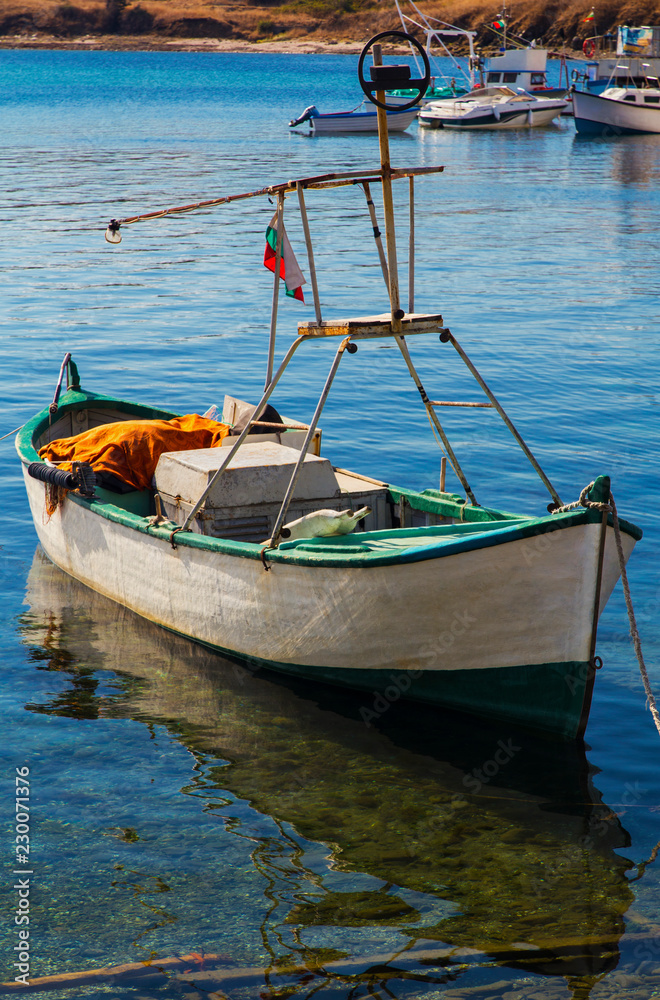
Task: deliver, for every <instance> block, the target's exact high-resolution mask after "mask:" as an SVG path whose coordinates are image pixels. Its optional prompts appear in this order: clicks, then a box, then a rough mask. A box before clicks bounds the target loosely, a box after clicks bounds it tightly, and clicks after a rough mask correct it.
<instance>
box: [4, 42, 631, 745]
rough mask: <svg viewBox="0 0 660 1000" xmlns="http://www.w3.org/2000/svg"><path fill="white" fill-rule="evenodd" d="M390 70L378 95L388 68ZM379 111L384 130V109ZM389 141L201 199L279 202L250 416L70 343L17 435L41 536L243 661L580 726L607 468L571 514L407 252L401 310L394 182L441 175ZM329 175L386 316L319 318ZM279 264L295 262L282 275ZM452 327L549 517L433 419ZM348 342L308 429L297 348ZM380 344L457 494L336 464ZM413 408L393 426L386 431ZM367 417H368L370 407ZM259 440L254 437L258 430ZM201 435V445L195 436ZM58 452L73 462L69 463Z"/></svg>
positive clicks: (179, 628) (605, 584)
mask: <svg viewBox="0 0 660 1000" xmlns="http://www.w3.org/2000/svg"><path fill="white" fill-rule="evenodd" d="M365 51H366V50H365ZM374 68H375V69H378V68H379V67H377V66H375V67H374ZM374 79H375V87H376V89H377V93H378V94H379V95H381V94H382V90H381V89H380V86H379V81H380V78H379V77H378V73H377V72H376V74H374V75H373V76H372V80H374ZM379 99H380V97H379ZM379 116H380V118H381V125H384V123H385V122H387V121H388V120H389V116H386V115H385V113H384V112H383V113H382V114H381V113H380V111H379ZM380 150H381V164H380V167H378V168H375V169H372V170H367V169H364V170H357V171H348V172H345V173H335V174H332V173H326V174H323V175H320V176H319V175H317V176H315V177H308V178H300V179H298V180H292V181H287V182H285V183H282V184H275V185H269V186H267V187H265V188H263V189H261V190H260V191H258V192H250V193H248V194H240V195H236V196H234V197H232V196H223V197H221V198H217V199H212V200H209V201H205V202H203V203H199V206H200V207H201V206H203V207H204V208H205V209H208V208H210V207H211V206H212V205H214V204H221V203H226V202H229V201H232V200H240V199H243V198H245V197H250V196H263V197H266V196H267V197H268V198H276V199H277V211H276V215H275V216H274V217H273V219H272V220H271V224H270V226H269V227H268V234H267V238H268V240H269V241H270V238H271V236H272V233H273V231H275V232H276V238H275V240H274V241H273V242H274V246H273V247H272V249H273V250H274V255H273V256H274V258H275V263H274V265H273V267H272V270H273V272H274V281H275V288H274V296H273V312H272V315H271V337H270V342H269V345H268V352H267V356H268V362H267V369H266V380H265V389H264V393H263V396H262V398H261V400H260V401H259V402H258V404H257V406H256V408H254V409H250V410H249V411H247V412H246V411H245V410H244V407H243V406H242V405H241V404H240V403H238V402H237V401H235V400H232V399H231V398H230V399H229V400H228V402H227V406H226V408H225V411H224V414H223V420H222V421H220V422H218V421H215V420H212V419H210V418H200V417H196V416H195V415H192V414H191V415H188V416H185V417H177V416H176V415H175V414H173V413H172V412H170V411H169V410H166V409H155V408H153V407H152V406H147V405H145V404H143V403H139V402H125V401H122V400H120V399H118V398H116V397H115V396H114V395H112V394H102V393H96V392H92V391H87V390H86V389H84V388H83V387H82V386H81V383H80V378H79V374H78V370H77V367H76V366H75V364H74V363H73V361H72V359H71V358H70V356H69V355H67V356H66V357H65V361H64V363H63V366H62V369H61V374H60V381H61V379H62V377H63V373H64V371H65V370H66V371H67V378H68V389H67V391H66V393H65V394H64V396H63V397H62V399H61V400H60V399H59V383H58V390H57V392H56V398H55V399H54V401H53V403H51V404H50V406H46V407H45V408H44V409H43V410H42V411H41V412H40V413H38V414H36V415H35V416H34V417H33V419H32V420H31V421H29V422H28V423H27V424H26V426H25V427H24V428H23V429H22V431H21V432H20V433H19V435H18V438H17V449H18V453H19V457H20V460H21V463H22V466H23V473H24V477H25V483H26V489H27V493H28V499H29V503H30V508H31V512H32V517H33V521H34V524H35V528H36V531H37V534H38V536H39V540H40V542H41V544H42V547H43V549H44V551H45V552H46V554H47V555H48V556H49V558H50V559H51V560H52V561H53V562H54V563H56V565H58V566H59V567H60V568H61V569H63V570H65V571H66V572H67V573H69V574H71V575H72V576H75V577H76V578H77V579H79V580H81V581H82V582H83V583H85V584H86V585H87V586H89V587H91V588H92V589H94V590H96V591H98V592H100V593H102V594H105V595H106V596H108V597H111V598H112V599H113V600H115V601H118V602H119V603H121V604H123V605H125V606H126V607H129V608H131V609H132V610H134V611H136V612H137V613H138V614H141V615H143V616H144V617H145V618H148V619H150V620H152V621H155V622H157V623H158V624H160V625H163V626H165V627H166V628H168V629H171V630H172V631H175V632H178V633H180V634H182V635H184V636H187V637H189V638H191V639H194V640H196V641H198V642H201V643H203V644H204V645H206V646H209V647H211V648H213V649H217V650H220V651H222V652H224V653H228V654H230V655H232V656H234V657H237V658H240V659H242V660H244V661H248V662H252V663H257V664H260V665H263V666H266V667H270V668H272V669H275V670H279V671H283V672H286V673H289V674H296V675H300V676H304V677H307V678H312V679H313V680H317V681H328V682H331V683H335V684H342V685H344V686H346V687H353V688H356V689H361V690H365V691H367V692H369V698H372V697H373V696H375V695H376V693H380V694H381V696H382V697H384V698H385V699H386V700H387V699H388V698H389V699H390V701H391V700H396V699H398V698H399V697H401V696H406V697H412V698H417V699H419V700H423V701H426V702H429V703H432V704H436V705H442V706H449V707H453V708H459V709H462V710H464V711H469V712H472V713H476V714H478V715H485V716H491V717H494V718H498V719H505V720H510V721H515V722H517V723H521V724H524V725H528V726H531V727H534V728H536V729H539V730H545V731H549V732H554V733H558V734H561V735H563V736H567V737H574V736H576V735H581V734H582V733H583V732H584V728H585V726H586V722H587V718H588V714H589V706H590V702H591V693H592V687H593V682H594V677H595V670H596V667H597V665H598V664H597V658H596V656H595V642H596V627H597V622H598V617H599V614H600V611H601V610H602V608H603V607H604V605H605V603H606V601H607V599H608V597H609V595H610V593H611V591H612V589H613V587H614V585H615V583H616V581H617V578H618V575H619V571H620V567H619V563H618V561H617V555H616V547H615V538H614V523H613V520H612V518H613V512H612V510H611V509H610V508H609V506H608V501H609V498H610V493H609V480H608V479H607V478H606V477H599V478H598V479H597V480H595V482H594V483H593V484H591V486H590V488H588V489H586V490H584V491H583V495H582V497H581V503H580V504H579V505H577V506H576V505H575V504H573V505H570V506H568V507H566V508H564V507H563V506H562V503H561V500H560V498H559V496H558V494H557V491H556V490H555V488H554V487H553V486H552V484H551V483H550V481H549V480H548V478H547V477H546V476H545V474H544V473H543V472H542V470H541V469H540V468H539V466H538V463H537V462H536V460H535V459H534V457H533V455H532V454H531V452H530V451H529V449H528V448H527V446H526V445H525V443H524V442H523V441H522V439H521V437H520V435H519V434H518V432H517V431H516V430H515V428H514V427H513V425H512V424H511V421H510V420H509V418H508V417H507V416H506V414H505V413H504V411H503V410H502V407H501V406H500V404H499V402H498V401H497V400H496V398H495V397H494V396H493V394H492V393H491V391H490V390H489V388H488V386H487V385H486V383H485V382H484V381H483V379H482V378H481V376H480V375H479V373H478V372H477V371H476V369H475V367H474V365H473V364H472V362H471V361H470V359H469V358H468V356H467V355H466V353H465V351H464V350H463V348H462V346H461V345H460V344H459V342H458V340H457V338H456V336H455V335H454V334H453V333H452V332H450V331H449V330H447V329H446V328H445V327H444V325H443V318H442V316H441V315H440V314H439V313H437V312H436V313H423V314H420V313H416V312H415V310H414V302H413V301H412V295H413V291H412V290H413V289H414V280H413V279H414V246H413V245H412V243H411V247H410V252H409V268H410V275H409V277H410V280H409V289H410V296H411V300H410V301H409V303H408V310H407V311H404V310H403V309H402V308H401V304H400V301H399V291H398V277H397V273H396V234H395V229H394V216H393V209H392V183H393V181H395V180H397V179H404V178H405V179H407V180H408V182H409V184H408V190H409V198H410V202H411V206H413V207H414V180H415V177H416V176H424V175H427V176H430V177H433V176H435V175H437V174H438V173H439V172H441V170H442V167H417V168H412V169H404V168H396V167H392V166H391V164H390V162H389V150H388V147H387V129H386V128H383V131H382V132H381V135H380ZM375 183H381V184H382V186H383V201H384V216H385V237H386V240H385V242H386V248H387V254H386V253H385V248H384V247H383V245H382V241H381V236H380V231H379V229H378V225H377V220H376V218H375V208H374V203H373V199H372V197H371V190H370V185H371V184H375ZM331 187H337V188H339V187H346V188H347V189H348V190H349V191H352V192H355V191H356V189H359V188H360V187H361V188H362V189H363V193H364V196H365V200H366V205H367V212H368V213H369V219H370V221H371V223H372V224H373V232H374V236H375V240H376V245H377V248H378V251H379V259H380V262H381V268H382V273H383V278H384V282H385V287H386V289H387V302H388V307H389V308H388V311H387V312H385V313H383V314H380V315H376V316H358V317H353V318H347V319H340V318H334V317H333V318H332V319H325V318H324V317H323V315H322V308H321V302H322V300H321V297H320V294H319V290H318V285H317V277H316V269H315V265H314V256H313V247H312V241H311V232H310V223H309V219H308V215H307V208H306V205H305V195H306V193H308V192H313V191H314V190H317V189H323V190H327V189H329V188H331ZM293 192H295V193H296V194H297V197H298V200H299V203H300V209H301V221H302V226H303V232H304V236H305V244H306V246H307V251H308V262H309V271H310V277H311V284H312V294H313V301H314V312H315V318H314V319H313V320H308V321H303V322H300V323H299V324H298V337H297V338H296V339H295V340H294V342H293V343H292V344H291V346H290V347H289V348H288V350H287V351H286V354H285V356H284V358H283V360H282V361H281V363H280V365H279V367H278V368H277V370H275V371H274V353H275V347H276V322H275V321H276V318H277V298H278V293H279V288H280V280H281V277H283V278H284V280H285V282H286V279H287V276H289V275H290V273H291V272H292V271H293V269H294V268H293V265H294V264H295V260H294V259H293V258H292V257H291V248H290V244H289V243H288V239H287V237H286V233H285V231H284V225H283V213H284V200H285V195H286V194H291V193H293ZM194 207H196V206H191V205H186V206H181V207H180V208H175V209H169V210H168V209H166V210H163V211H162V212H160V213H157V214H158V215H159V216H162V215H167V214H169V213H172V212H179V211H190V210H191V209H193V208H194ZM269 211H272V209H270V210H269ZM154 215H155V213H147V215H145V216H144V218H154ZM140 218H142V217H140V216H133V217H130V218H128V219H123V220H119V221H114V220H113V222H112V223H111V225H110V227H109V229H108V234H107V238H108V240H109V241H110V242H112V243H117V242H119V241H120V240H119V229H120V227H122V226H127V225H129V224H132V223H135V222H138V221H140ZM325 227H326V217H325V216H324V229H325ZM268 259H269V260H270V259H271V258H270V257H269V258H268ZM284 264H286V269H285V270H286V273H283V270H282V268H281V267H280V266H278V265H284ZM296 270H297V272H298V273H300V272H299V268H297V265H296ZM438 334H439V336H440V342H441V344H442V345H443V346H441V347H439V348H438V349H439V350H440V351H443V350H450V349H452V350H455V351H456V353H457V354H458V356H459V358H460V359H461V360H462V361H463V362H464V363H465V365H466V366H467V368H468V370H469V371H470V372H471V374H472V375H473V376H474V377H475V379H476V381H477V383H478V385H479V386H480V387H481V389H482V390H483V392H484V393H485V396H486V399H487V400H488V402H486V403H482V404H477V405H483V406H486V407H488V408H494V409H495V410H497V412H498V413H499V414H500V416H502V418H503V419H504V421H505V423H506V424H507V426H508V427H509V429H510V430H511V432H512V434H513V435H514V437H515V439H516V440H517V441H518V443H519V444H520V446H521V447H522V448H523V451H524V452H525V454H526V456H527V457H528V459H529V460H530V462H531V463H532V465H533V467H534V468H535V470H536V471H537V473H538V474H539V476H540V478H541V480H542V482H543V483H544V485H545V487H546V488H547V489H548V492H549V493H550V496H551V498H552V505H551V506H552V510H553V512H552V513H549V512H547V511H542V512H541V513H540V514H539V513H536V514H529V513H522V512H521V513H508V512H506V511H501V510H495V509H493V508H491V507H488V506H486V505H482V504H481V503H479V502H478V501H477V498H476V497H475V494H474V492H473V490H472V488H471V486H470V484H469V482H468V479H467V477H466V475H465V472H464V471H463V469H462V467H461V465H460V463H459V460H458V458H457V456H456V454H455V452H454V450H453V449H452V447H451V444H450V442H449V440H448V438H447V435H446V433H445V430H444V428H443V426H442V424H441V423H440V421H439V419H438V410H439V409H440V408H441V407H443V406H462V405H469V406H473V405H474V403H467V404H465V403H460V402H458V403H457V402H452V401H442V400H433V399H432V398H430V396H429V394H428V393H427V391H426V389H425V387H424V386H423V384H422V382H421V380H420V377H419V374H418V372H417V369H416V368H415V365H414V362H413V359H412V357H411V353H410V348H409V344H410V343H412V342H414V340H415V338H416V337H419V336H422V337H428V336H429V335H432V336H434V337H437V336H438ZM333 338H334V340H335V342H337V343H338V347H337V348H336V351H335V353H334V356H333V359H332V363H331V365H330V370H329V374H328V377H327V380H326V384H325V386H324V389H323V391H322V393H321V396H320V398H319V401H318V404H317V406H316V410H315V412H314V415H313V417H312V419H311V420H310V422H309V424H308V425H300V424H296V423H295V422H293V421H291V420H288V419H286V418H282V417H280V415H279V414H278V413H277V412H274V413H270V414H268V413H267V412H266V407H267V406H268V405H270V400H271V397H272V396H273V394H274V393H275V391H276V389H277V388H278V386H279V384H280V381H281V380H282V379H283V378H284V376H285V375H286V373H287V371H288V366H289V363H290V362H291V360H292V359H293V357H294V355H295V354H296V353H297V352H298V351H299V350H300V351H301V353H304V352H305V351H306V350H308V349H309V348H308V346H307V345H309V344H310V343H311V344H317V345H318V347H319V349H321V348H322V345H323V344H326V345H328V344H332V342H333ZM370 340H381V341H385V342H386V343H389V344H391V346H392V347H395V348H397V349H398V351H399V352H400V354H401V356H402V358H403V361H404V364H405V366H406V368H407V370H408V372H409V374H410V376H411V378H412V380H413V383H414V385H415V387H416V388H417V390H418V393H419V395H420V397H421V400H422V402H423V405H424V407H425V409H426V412H427V415H428V418H429V420H430V421H431V423H432V425H433V427H434V430H435V432H436V434H437V435H438V438H439V440H440V441H441V442H442V447H443V449H444V452H445V454H446V455H447V457H448V460H449V462H450V464H451V466H452V468H453V471H454V473H455V475H456V477H457V481H458V483H459V484H460V487H461V490H462V493H461V494H456V493H450V492H447V491H446V490H445V488H444V481H443V480H441V484H442V485H441V489H440V490H437V489H435V488H432V487H430V486H429V488H428V489H425V490H423V491H419V490H415V489H410V488H407V487H398V486H393V485H391V484H388V483H386V482H383V481H380V480H376V479H374V478H372V477H369V476H365V475H362V474H361V473H359V472H351V471H347V470H344V469H340V468H336V467H334V466H332V465H331V464H330V462H329V461H328V460H327V459H325V458H323V457H322V455H321V454H320V450H321V449H320V437H319V430H318V424H319V420H320V418H321V414H322V411H323V408H324V405H325V403H326V400H327V398H328V397H329V395H330V393H331V390H332V384H333V381H334V378H335V375H336V373H337V370H338V367H339V365H340V363H341V362H342V360H343V359H344V358H345V357H346V356H347V355H353V354H355V352H356V351H357V350H358V347H359V345H360V344H361V342H362V341H370ZM315 356H317V357H318V352H315ZM359 360H360V359H359V358H358V359H357V362H358V363H359ZM399 417H400V415H398V414H397V417H396V419H393V425H392V427H385V428H381V431H382V432H383V433H386V434H388V436H389V437H390V439H391V438H392V437H393V435H395V434H396V433H397V428H400V427H401V423H400V419H399ZM365 419H366V418H365ZM351 422H352V426H356V425H357V426H361V423H360V421H359V420H357V419H356V414H355V412H354V411H352V412H351ZM231 425H233V426H231ZM254 431H256V432H257V433H258V434H260V437H258V438H255V437H250V436H249V435H250V434H251V432H254ZM189 432H190V433H193V434H198V433H199V435H200V436H199V438H186V437H185V434H187V433H189ZM399 433H400V431H399ZM177 435H184V436H183V437H181V436H177ZM64 462H66V463H70V462H73V465H72V466H71V471H65V468H63V467H62V463H64ZM76 463H80V464H76ZM163 511H164V513H163ZM338 511H342V512H344V515H345V516H344V519H343V521H342V524H343V527H342V528H341V530H342V532H343V531H344V530H346V531H350V528H351V527H352V526H353V525H352V524H348V521H350V516H351V513H353V517H354V520H357V519H358V517H360V518H362V517H364V520H363V523H362V525H360V528H361V530H359V531H356V532H351V533H347V534H346V533H341V534H340V533H338V531H337V530H336V527H334V528H332V529H329V525H335V526H336V522H337V521H338V520H340V519H338V518H337V512H338ZM301 519H302V521H301ZM620 526H621V533H620V539H621V544H622V547H623V553H624V556H625V558H627V557H628V556H629V555H630V552H631V551H632V548H633V546H634V544H635V541H636V540H637V539H638V538H640V537H641V532H640V531H639V529H638V528H636V527H635V526H634V525H631V524H628V523H627V522H625V521H621V522H620ZM329 530H332V531H334V533H332V534H330V533H328V531H329Z"/></svg>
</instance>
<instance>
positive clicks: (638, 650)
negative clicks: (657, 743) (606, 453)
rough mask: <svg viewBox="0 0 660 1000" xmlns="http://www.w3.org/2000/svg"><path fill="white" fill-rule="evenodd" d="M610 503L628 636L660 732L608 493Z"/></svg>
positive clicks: (617, 522) (616, 519)
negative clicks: (628, 630) (627, 623)
mask: <svg viewBox="0 0 660 1000" xmlns="http://www.w3.org/2000/svg"><path fill="white" fill-rule="evenodd" d="M610 504H611V508H612V523H613V525H614V537H615V539H616V551H617V554H618V556H619V566H620V567H621V583H622V585H623V596H624V597H625V599H626V608H627V609H628V621H629V622H630V638H631V639H632V641H633V646H634V647H635V654H636V656H637V662H638V663H639V670H640V673H641V675H642V681H643V683H644V691H645V692H646V703H647V705H648V706H649V709H650V712H651V715H652V716H653V721H654V722H655V728H656V729H657V730H658V732H659V733H660V713H659V712H658V706H657V705H656V701H655V697H654V695H653V691H652V690H651V682H650V681H649V675H648V673H647V670H646V664H645V663H644V656H643V654H642V641H641V639H640V637H639V632H638V630H637V622H636V620H635V612H634V611H633V605H632V598H631V596H630V585H629V584H628V574H627V573H626V560H625V557H624V555H623V546H622V545H621V529H620V528H619V515H618V514H617V509H616V504H615V503H614V497H613V496H612V494H611V493H610Z"/></svg>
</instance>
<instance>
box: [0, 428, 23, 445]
mask: <svg viewBox="0 0 660 1000" xmlns="http://www.w3.org/2000/svg"><path fill="white" fill-rule="evenodd" d="M24 427H25V424H21V426H20V427H17V428H16V430H13V431H10V432H9V434H3V435H2V437H1V438H0V441H5V440H6V439H7V438H10V437H11V436H12V434H18V432H19V431H22V430H23V428H24Z"/></svg>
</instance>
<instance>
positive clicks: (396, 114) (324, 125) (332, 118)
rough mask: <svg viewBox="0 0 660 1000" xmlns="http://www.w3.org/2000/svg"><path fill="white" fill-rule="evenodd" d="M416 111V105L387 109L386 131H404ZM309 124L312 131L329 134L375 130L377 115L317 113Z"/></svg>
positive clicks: (376, 127) (363, 112)
mask: <svg viewBox="0 0 660 1000" xmlns="http://www.w3.org/2000/svg"><path fill="white" fill-rule="evenodd" d="M418 111H419V108H418V107H414V108H410V109H408V110H406V111H388V113H387V128H388V131H389V132H403V131H405V129H407V128H408V126H409V125H411V124H412V122H414V120H415V118H416V117H417V113H418ZM309 125H310V128H311V130H312V132H315V133H318V134H330V133H333V132H377V131H378V115H377V113H376V112H375V111H361V112H358V111H356V112H351V113H347V114H334V115H332V114H331V115H319V116H318V117H317V118H310V119H309Z"/></svg>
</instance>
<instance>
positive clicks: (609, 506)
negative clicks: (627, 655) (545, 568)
mask: <svg viewBox="0 0 660 1000" xmlns="http://www.w3.org/2000/svg"><path fill="white" fill-rule="evenodd" d="M593 485H594V484H593V483H589V485H588V486H585V488H584V489H583V490H582V492H581V493H580V498H579V500H574V501H573V503H568V504H565V505H564V506H563V507H557V508H556V509H555V510H553V512H552V513H553V514H561V513H564V512H565V511H568V510H574V509H575V508H576V507H587V508H591V509H592V510H600V511H604V510H607V511H611V513H612V526H613V528H614V538H615V541H616V551H617V556H618V558H619V570H620V573H621V585H622V586H623V596H624V598H625V602H626V610H627V611H628V622H629V624H630V638H631V639H632V643H633V647H634V649H635V655H636V656H637V662H638V663H639V671H640V673H641V675H642V683H643V684H644V691H645V692H646V704H647V705H648V707H649V710H650V712H651V715H652V716H653V721H654V723H655V728H656V729H657V730H658V733H660V712H658V706H657V704H656V700H655V696H654V694H653V691H652V689H651V682H650V680H649V675H648V671H647V669H646V664H645V663H644V655H643V653H642V640H641V639H640V637H639V630H638V628H637V621H636V619H635V612H634V609H633V604H632V597H631V595H630V584H629V583H628V574H627V573H626V558H625V556H624V554H623V545H622V544H621V527H620V525H619V515H618V513H617V509H616V504H615V502H614V496H613V495H612V492H611V491H610V498H609V502H608V503H599V502H597V501H595V500H587V494H588V493H589V490H590V489H591V488H592V487H593Z"/></svg>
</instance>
